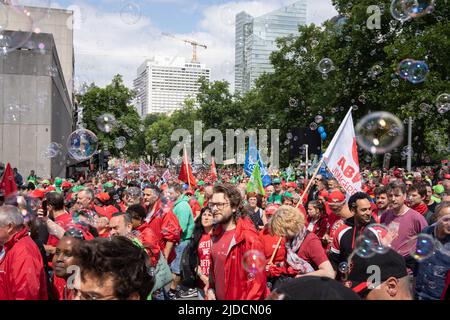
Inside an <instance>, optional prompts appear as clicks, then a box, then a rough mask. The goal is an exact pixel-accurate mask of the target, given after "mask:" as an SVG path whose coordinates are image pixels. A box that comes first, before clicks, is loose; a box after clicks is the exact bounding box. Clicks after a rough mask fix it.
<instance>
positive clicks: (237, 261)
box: [210, 218, 269, 300]
mask: <svg viewBox="0 0 450 320" xmlns="http://www.w3.org/2000/svg"><path fill="white" fill-rule="evenodd" d="M222 233H223V228H222V225H219V226H218V227H217V228H216V229H215V230H214V232H213V237H212V241H213V248H212V250H211V257H213V256H214V242H215V241H217V240H215V238H216V237H217V236H220V235H221V234H222ZM250 250H257V251H259V252H261V253H263V252H264V245H263V243H262V241H261V239H260V238H259V236H258V233H257V232H256V229H255V227H254V225H253V222H252V221H251V220H250V219H249V218H240V219H238V221H237V225H236V231H235V233H234V236H233V239H232V240H231V243H230V247H229V249H228V254H227V256H226V258H225V265H224V268H223V269H224V271H225V274H224V275H220V276H223V277H224V279H225V291H224V293H225V297H222V298H223V299H225V300H264V299H265V298H266V296H267V295H268V294H269V289H268V288H267V282H266V281H267V278H266V273H265V272H264V270H262V272H257V273H256V274H252V275H250V273H248V272H247V271H246V270H245V269H244V266H243V258H244V255H245V253H246V252H248V251H250ZM210 278H212V280H214V279H216V275H215V274H214V259H211V267H210ZM210 288H214V283H213V282H211V281H210ZM218 298H219V297H218Z"/></svg>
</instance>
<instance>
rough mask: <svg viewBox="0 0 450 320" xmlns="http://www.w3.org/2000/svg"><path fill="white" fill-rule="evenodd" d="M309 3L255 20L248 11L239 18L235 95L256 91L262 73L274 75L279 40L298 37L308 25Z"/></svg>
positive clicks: (297, 3) (289, 7)
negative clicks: (274, 58)
mask: <svg viewBox="0 0 450 320" xmlns="http://www.w3.org/2000/svg"><path fill="white" fill-rule="evenodd" d="M306 6H307V5H306V0H301V1H296V2H295V3H293V4H291V5H288V6H285V7H282V8H280V9H277V10H275V11H272V12H269V13H267V14H265V15H263V16H260V17H252V16H251V15H249V14H248V13H246V12H245V11H243V12H240V13H239V14H237V15H236V30H235V31H236V32H235V35H236V39H235V92H236V93H241V94H243V93H245V92H248V91H249V90H250V89H251V88H253V86H254V84H255V81H256V79H258V78H259V77H260V76H261V75H262V74H263V73H271V72H273V66H272V64H271V63H270V54H271V53H272V52H273V51H275V50H277V46H276V39H277V38H280V37H287V36H289V35H293V36H296V35H298V28H299V25H304V24H306Z"/></svg>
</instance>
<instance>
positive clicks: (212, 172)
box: [209, 158, 217, 182]
mask: <svg viewBox="0 0 450 320" xmlns="http://www.w3.org/2000/svg"><path fill="white" fill-rule="evenodd" d="M209 176H210V177H211V182H214V181H216V180H217V170H216V163H215V162H214V158H212V161H211V170H210V173H209Z"/></svg>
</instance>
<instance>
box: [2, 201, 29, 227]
mask: <svg viewBox="0 0 450 320" xmlns="http://www.w3.org/2000/svg"><path fill="white" fill-rule="evenodd" d="M10 224H11V225H13V226H16V227H18V226H22V225H23V224H24V220H23V217H22V215H21V214H20V211H19V209H18V208H17V207H15V206H10V205H5V206H1V207H0V227H6V226H7V225H10Z"/></svg>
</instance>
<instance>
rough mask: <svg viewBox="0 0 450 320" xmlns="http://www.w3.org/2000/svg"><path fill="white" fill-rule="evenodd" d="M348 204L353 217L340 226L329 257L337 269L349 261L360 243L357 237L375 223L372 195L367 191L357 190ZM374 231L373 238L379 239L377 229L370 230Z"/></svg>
mask: <svg viewBox="0 0 450 320" xmlns="http://www.w3.org/2000/svg"><path fill="white" fill-rule="evenodd" d="M348 206H349V208H350V210H351V211H352V213H353V217H351V218H348V219H346V220H345V223H344V225H342V226H341V227H339V228H338V229H337V230H336V232H335V234H334V237H333V244H332V245H331V250H330V254H329V259H330V262H331V264H332V265H333V268H334V270H335V271H337V270H338V266H339V264H340V263H341V262H347V260H348V257H349V256H350V255H351V253H352V252H353V250H354V249H355V247H356V246H357V245H358V243H357V239H358V237H359V236H360V235H362V233H363V231H364V229H365V228H366V227H367V226H368V225H370V224H372V223H375V219H374V218H373V216H372V206H371V201H370V196H369V195H368V194H367V193H365V192H357V193H355V194H353V195H352V196H351V197H350V199H349V200H348ZM368 231H370V232H372V233H373V238H374V239H378V235H377V230H375V229H373V228H371V229H370V230H368Z"/></svg>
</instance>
